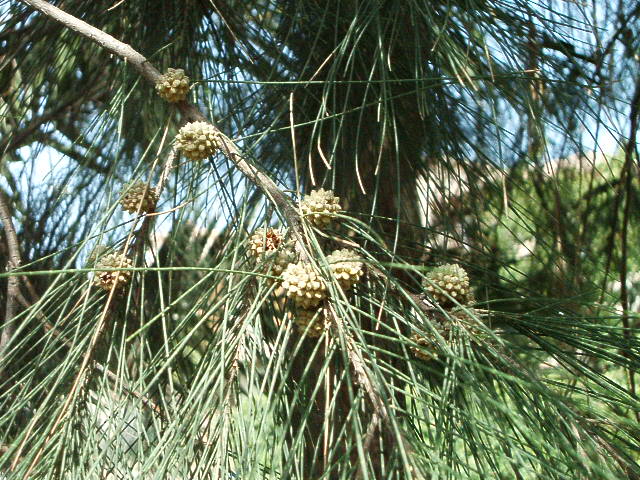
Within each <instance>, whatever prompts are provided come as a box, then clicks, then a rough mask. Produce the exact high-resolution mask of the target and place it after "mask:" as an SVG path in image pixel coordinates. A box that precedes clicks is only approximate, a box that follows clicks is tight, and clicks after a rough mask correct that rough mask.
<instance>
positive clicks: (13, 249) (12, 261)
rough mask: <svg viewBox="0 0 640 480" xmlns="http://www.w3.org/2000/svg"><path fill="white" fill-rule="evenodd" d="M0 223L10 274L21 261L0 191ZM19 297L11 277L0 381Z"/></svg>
mask: <svg viewBox="0 0 640 480" xmlns="http://www.w3.org/2000/svg"><path fill="white" fill-rule="evenodd" d="M0 221H2V226H3V228H4V234H5V240H6V242H7V249H8V251H9V258H8V259H7V272H10V271H11V270H14V269H16V268H18V267H19V266H20V264H22V260H21V258H20V245H19V243H18V235H17V234H16V229H15V228H14V226H13V220H12V218H11V209H10V208H9V203H8V201H7V198H6V197H5V195H4V192H2V191H0ZM20 296H21V294H20V280H19V277H18V276H17V275H11V276H9V278H8V279H7V303H6V307H5V315H4V322H3V324H2V334H1V335H0V379H2V377H3V376H4V366H5V354H6V351H7V349H8V348H9V343H10V342H11V339H12V338H13V336H14V334H15V331H16V326H15V324H14V323H13V318H14V317H15V315H16V312H17V311H18V299H19V297H20Z"/></svg>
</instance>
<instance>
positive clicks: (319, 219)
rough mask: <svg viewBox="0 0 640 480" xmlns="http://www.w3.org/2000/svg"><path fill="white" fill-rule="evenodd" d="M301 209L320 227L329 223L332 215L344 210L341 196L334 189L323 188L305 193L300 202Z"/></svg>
mask: <svg viewBox="0 0 640 480" xmlns="http://www.w3.org/2000/svg"><path fill="white" fill-rule="evenodd" d="M300 209H301V210H302V213H303V214H304V215H305V216H306V217H307V218H308V219H309V220H311V222H312V223H313V224H314V225H316V226H318V227H323V226H327V225H329V224H330V223H331V218H332V216H333V215H334V214H335V213H338V212H340V211H342V208H341V207H340V198H338V197H336V196H335V195H334V194H333V191H332V190H324V189H323V188H321V189H319V190H312V191H311V193H309V194H308V195H305V196H304V198H303V199H302V201H301V202H300Z"/></svg>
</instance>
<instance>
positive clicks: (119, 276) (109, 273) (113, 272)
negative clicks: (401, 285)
mask: <svg viewBox="0 0 640 480" xmlns="http://www.w3.org/2000/svg"><path fill="white" fill-rule="evenodd" d="M131 267H133V262H132V261H131V259H129V258H127V257H126V256H125V255H123V254H120V253H109V254H107V255H105V256H104V257H102V258H101V259H100V260H98V262H97V263H96V264H95V268H96V269H98V270H100V271H98V272H96V274H95V277H94V279H93V282H94V284H95V285H97V286H99V287H100V288H102V289H103V290H111V289H112V288H113V287H114V286H116V288H118V289H121V288H123V287H125V286H126V285H127V284H128V283H129V282H130V281H131V275H132V272H131V271H122V270H118V269H120V268H131ZM116 282H117V285H116Z"/></svg>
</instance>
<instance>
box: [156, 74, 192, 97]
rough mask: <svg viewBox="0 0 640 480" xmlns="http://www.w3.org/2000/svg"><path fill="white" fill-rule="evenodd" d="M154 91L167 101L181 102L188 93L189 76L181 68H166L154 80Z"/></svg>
mask: <svg viewBox="0 0 640 480" xmlns="http://www.w3.org/2000/svg"><path fill="white" fill-rule="evenodd" d="M156 91H157V92H158V95H160V97H162V98H163V99H164V100H166V101H167V102H171V103H175V102H181V101H182V100H184V99H185V98H187V94H188V93H189V77H187V76H186V75H185V74H184V70H183V69H181V68H168V69H167V72H166V73H165V74H164V75H161V76H160V78H159V79H158V81H157V82H156Z"/></svg>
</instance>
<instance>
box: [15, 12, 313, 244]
mask: <svg viewBox="0 0 640 480" xmlns="http://www.w3.org/2000/svg"><path fill="white" fill-rule="evenodd" d="M21 1H22V2H23V3H25V4H27V5H29V6H31V7H32V8H34V9H36V10H38V11H40V12H42V13H43V14H44V15H46V16H47V17H49V18H51V19H53V20H56V21H57V22H60V23H62V24H63V25H64V26H66V27H67V28H69V29H71V30H73V31H75V32H78V33H79V34H80V35H83V36H84V37H86V38H88V39H90V40H92V41H93V42H95V43H97V44H98V45H100V46H101V47H103V48H104V49H106V50H108V51H109V52H112V53H114V54H116V55H118V56H119V57H121V58H122V59H124V60H125V61H126V62H127V63H130V64H131V65H132V66H133V67H134V68H135V69H136V70H137V71H138V72H139V73H140V75H142V76H143V77H144V78H145V79H147V80H148V81H149V82H150V83H151V84H153V85H155V84H156V82H157V81H158V79H159V78H160V75H161V74H160V72H159V71H158V70H157V69H156V68H155V67H154V66H153V65H152V64H151V63H149V61H148V60H147V59H146V58H145V57H144V56H143V55H141V54H140V53H138V52H137V51H136V50H134V49H133V48H132V47H131V46H129V45H127V44H125V43H123V42H121V41H120V40H118V39H116V38H114V37H112V36H111V35H109V34H108V33H105V32H103V31H102V30H100V29H98V28H96V27H94V26H92V25H89V24H88V23H86V22H84V21H82V20H80V19H78V18H76V17H74V16H73V15H70V14H68V13H66V12H64V11H62V10H60V9H59V8H57V7H54V6H53V5H51V4H49V3H47V2H46V1H44V0H21ZM177 106H178V109H179V110H180V112H181V113H182V114H183V115H184V116H185V117H186V118H187V119H188V120H189V121H204V122H208V123H211V124H212V122H211V121H210V120H208V119H207V118H206V117H205V116H204V115H203V114H202V113H201V112H200V111H199V110H198V109H197V108H196V106H195V105H193V104H191V103H189V102H186V101H183V102H180V103H178V105H177ZM214 127H215V128H216V130H217V134H218V136H219V139H220V142H221V144H222V149H221V150H222V153H223V154H224V155H225V156H227V157H228V158H229V160H231V161H232V162H233V163H234V164H235V166H236V167H237V168H238V170H240V171H241V172H242V173H243V174H244V175H245V177H247V178H248V179H249V180H250V181H251V182H252V183H253V184H254V185H256V186H257V187H258V188H259V189H260V190H261V191H262V192H263V193H264V194H265V195H266V196H267V198H268V199H269V200H270V201H271V202H272V203H273V204H274V205H275V206H276V208H278V209H279V210H280V212H281V213H282V215H283V216H284V218H285V219H286V220H287V222H288V223H289V226H290V227H291V228H292V229H293V231H294V233H295V235H296V237H297V239H298V240H299V241H301V242H302V241H303V239H304V235H303V230H302V225H301V222H300V215H299V214H298V211H297V210H296V208H295V207H294V205H293V203H292V202H291V200H290V199H289V198H288V197H287V196H286V195H285V194H284V193H283V192H282V191H281V190H280V189H279V188H278V187H277V185H276V184H275V182H274V181H273V180H272V179H271V178H270V177H269V176H268V175H267V174H266V173H264V172H263V171H261V170H260V169H259V168H258V167H257V166H256V165H254V164H253V163H252V162H250V161H249V160H247V159H246V158H245V157H244V156H243V155H242V153H241V151H240V149H239V148H238V147H237V145H236V144H235V143H234V142H233V140H231V139H230V138H229V137H227V136H226V135H225V134H224V133H222V132H221V131H220V130H219V129H218V128H217V126H215V125H214Z"/></svg>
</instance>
